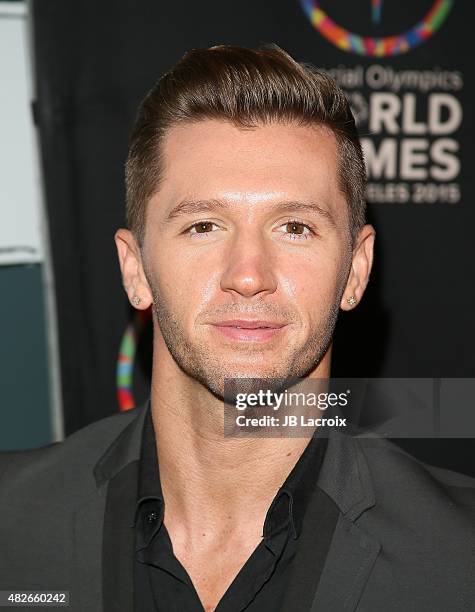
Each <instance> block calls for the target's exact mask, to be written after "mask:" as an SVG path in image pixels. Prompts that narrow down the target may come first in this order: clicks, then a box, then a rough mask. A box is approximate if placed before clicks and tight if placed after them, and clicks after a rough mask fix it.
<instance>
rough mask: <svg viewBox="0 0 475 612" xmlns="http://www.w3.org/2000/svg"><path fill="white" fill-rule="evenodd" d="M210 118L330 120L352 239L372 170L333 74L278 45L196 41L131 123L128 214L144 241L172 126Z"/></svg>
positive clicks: (249, 122)
mask: <svg viewBox="0 0 475 612" xmlns="http://www.w3.org/2000/svg"><path fill="white" fill-rule="evenodd" d="M204 119H218V120H224V121H229V122H231V123H233V124H234V125H236V126H238V127H242V128H247V129H249V128H251V129H252V128H253V127H257V126H259V125H262V124H266V123H270V122H283V123H287V122H295V123H297V124H299V125H309V126H312V125H318V126H326V127H327V128H328V129H330V130H331V131H332V132H333V133H334V135H335V137H336V140H337V143H338V154H339V167H338V178H339V187H340V189H341V191H342V193H343V194H344V196H345V198H346V201H347V204H348V211H349V233H350V238H351V242H354V239H355V237H356V235H357V233H358V231H359V229H360V228H361V227H362V226H363V225H364V223H365V209H366V203H365V184H366V171H365V164H364V158H363V153H362V150H361V145H360V141H359V138H358V132H357V129H356V125H355V120H354V117H353V114H352V112H351V109H350V106H349V104H348V101H347V99H346V97H345V95H344V93H343V91H342V90H341V89H340V87H338V85H337V84H336V83H335V81H334V80H333V79H332V78H331V77H330V76H328V75H327V74H325V73H324V72H322V71H320V70H317V69H316V68H314V67H313V66H311V65H309V64H303V63H298V62H296V61H295V60H294V59H293V58H292V57H291V56H290V55H288V54H287V53H286V52H285V51H283V50H282V49H280V48H279V47H277V46H276V45H266V46H264V47H262V48H260V49H245V48H242V47H236V46H227V45H219V46H215V47H211V48H209V49H193V50H191V51H189V52H188V53H186V54H185V55H184V56H183V58H182V59H181V60H180V61H179V62H178V63H177V64H176V65H175V66H174V67H173V68H172V69H171V70H170V71H169V72H167V73H166V74H164V75H163V76H162V77H161V78H160V79H159V81H158V82H157V83H156V84H155V85H154V86H153V87H152V89H151V90H150V91H149V92H148V94H147V95H146V97H145V98H144V100H143V101H142V102H141V104H140V107H139V109H138V112H137V117H136V120H135V124H134V127H133V130H132V135H131V140H130V148H129V154H128V157H127V162H126V170H125V176H126V179H125V183H126V219H127V224H128V227H129V228H130V229H131V230H132V232H133V233H134V235H135V237H136V239H137V241H138V243H139V245H140V246H142V244H143V238H144V230H145V216H146V207H147V202H148V201H149V200H150V198H151V197H152V196H153V195H154V194H155V193H156V191H157V189H158V187H159V185H160V181H161V178H162V167H163V163H162V142H163V138H164V135H165V134H166V132H167V130H169V129H170V128H171V127H173V126H175V125H178V124H183V123H186V122H195V121H201V120H204Z"/></svg>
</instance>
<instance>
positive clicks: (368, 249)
mask: <svg viewBox="0 0 475 612" xmlns="http://www.w3.org/2000/svg"><path fill="white" fill-rule="evenodd" d="M375 236H376V232H375V230H374V227H373V226H372V225H364V226H363V227H362V228H361V230H360V232H359V234H358V237H357V238H356V241H355V246H354V248H353V255H352V262H351V270H350V274H349V276H348V281H347V283H346V288H345V291H344V292H343V297H342V298H341V303H340V308H341V309H342V310H351V309H352V308H354V307H355V305H356V304H358V303H359V302H360V301H361V299H362V297H363V294H364V291H365V289H366V285H367V284H368V281H369V275H370V273H371V268H372V266H373V249H374V239H375ZM352 298H353V300H354V301H353V300H352ZM348 300H350V302H348ZM352 302H353V303H352Z"/></svg>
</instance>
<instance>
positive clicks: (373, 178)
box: [33, 0, 475, 469]
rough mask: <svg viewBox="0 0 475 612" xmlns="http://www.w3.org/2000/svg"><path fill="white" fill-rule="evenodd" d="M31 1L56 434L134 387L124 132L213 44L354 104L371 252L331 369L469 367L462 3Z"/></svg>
mask: <svg viewBox="0 0 475 612" xmlns="http://www.w3.org/2000/svg"><path fill="white" fill-rule="evenodd" d="M33 10H34V44H35V58H36V80H37V89H38V99H37V101H36V105H35V108H36V120H37V123H38V126H39V129H40V135H41V144H42V158H43V169H44V175H45V183H46V191H47V200H48V209H49V217H50V231H51V236H52V248H53V256H54V262H55V271H56V286H57V300H58V317H59V330H60V342H61V358H62V381H63V395H64V410H65V415H64V417H65V423H66V430H67V432H68V433H70V432H72V431H74V430H76V429H78V428H79V427H81V426H83V425H86V424H87V423H89V422H91V421H93V420H97V419H99V418H101V417H102V416H105V415H108V414H112V413H114V412H115V411H117V410H119V409H127V408H129V407H131V406H132V405H134V404H135V403H137V402H141V401H143V399H145V397H146V396H147V393H148V376H149V370H150V341H151V335H150V321H149V319H147V317H146V316H142V315H140V317H138V316H137V317H136V316H135V315H134V313H133V312H131V310H130V308H129V306H128V304H127V301H126V298H125V294H124V293H123V290H122V286H121V281H120V276H119V269H118V264H117V262H116V254H115V246H114V243H113V234H114V231H115V229H116V228H117V227H119V226H121V225H123V223H124V191H123V165H124V160H125V156H126V153H127V141H128V135H129V132H130V128H131V124H132V121H133V117H134V114H135V111H136V108H137V105H138V103H139V101H140V99H141V98H142V97H143V96H144V94H145V93H146V91H147V90H148V89H149V88H150V87H151V85H152V84H153V83H154V82H155V81H156V79H157V78H158V77H159V76H160V75H161V74H162V73H163V72H164V71H166V70H167V69H168V68H170V67H171V66H172V65H173V64H174V63H175V62H176V61H177V60H178V59H179V58H180V57H181V56H182V55H183V53H184V52H185V51H187V50H188V49H190V48H195V47H209V46H211V45H215V44H222V43H224V44H238V45H243V46H249V47H255V46H258V45H260V44H262V43H277V44H278V45H279V46H281V47H283V48H284V49H285V50H286V51H288V52H289V53H290V54H291V55H293V56H294V57H295V58H296V59H298V60H299V61H304V62H309V63H312V64H314V65H316V66H317V67H320V68H323V69H324V70H326V71H328V72H329V73H330V74H331V75H332V76H333V77H334V78H335V80H336V81H337V82H338V83H339V85H340V86H341V87H342V88H343V89H344V90H345V92H346V93H347V95H348V97H349V100H350V102H351V105H352V108H353V110H354V114H355V117H356V120H357V124H358V127H359V130H360V134H361V138H362V142H363V147H364V151H365V154H366V159H367V166H368V192H367V200H368V206H369V221H370V222H371V223H373V224H374V225H375V227H376V230H377V240H376V261H375V268H374V273H373V276H372V279H371V282H370V286H369V288H368V291H367V294H366V295H365V298H364V300H363V302H362V303H361V304H360V305H359V306H358V308H356V309H355V310H354V311H352V312H351V313H347V314H345V315H344V316H343V315H342V316H341V317H340V321H339V322H338V325H337V332H336V336H335V349H334V370H333V375H334V376H343V377H344V376H349V377H365V376H368V377H381V378H382V377H385V378H390V377H409V378H410V377H444V378H452V377H473V376H474V375H475V365H474V362H475V359H474V355H473V344H474V337H475V322H474V317H473V314H472V313H473V309H474V303H475V283H474V279H475V257H474V256H473V248H472V245H473V239H472V232H473V228H474V227H475V204H474V197H473V195H474V194H473V174H474V173H473V170H472V164H473V162H472V159H471V157H472V151H471V144H472V141H473V135H474V131H473V111H472V108H473V103H474V93H475V92H474V82H473V70H472V66H471V64H472V55H473V54H472V38H473V34H472V29H473V24H472V21H471V19H470V15H469V12H468V11H469V9H468V6H467V3H463V2H458V1H456V0H454V1H453V0H413V1H412V2H410V3H401V2H397V1H396V0H373V1H371V0H353V2H351V3H349V2H346V1H344V0H326V1H325V0H322V1H318V2H317V1H315V0H275V1H273V2H267V1H264V0H252V1H251V0H243V1H242V2H239V3H223V2H217V1H212V0H210V1H202V2H189V3H186V2H185V4H183V3H178V4H177V3H172V2H155V1H151V0H142V1H141V2H139V3H130V2H126V1H125V0H116V1H114V2H112V1H111V0H109V1H105V2H101V3H96V2H93V1H92V0H82V1H81V2H73V1H71V0H34V2H33ZM430 442H432V441H427V440H426V441H425V446H421V447H420V449H419V452H420V454H425V455H426V457H425V458H427V459H429V460H433V461H434V462H439V463H444V462H445V463H444V464H445V465H448V467H458V468H459V469H464V468H465V469H467V467H466V460H467V456H468V453H469V451H470V450H472V452H473V442H472V441H465V442H464V443H462V441H460V440H458V441H457V447H455V446H451V447H450V452H445V451H441V449H442V446H441V445H443V442H442V441H440V440H435V441H433V444H431V443H430ZM452 442H453V441H452ZM446 444H449V442H446ZM470 445H472V446H470ZM421 449H422V450H421ZM464 453H466V454H464ZM442 455H444V456H442Z"/></svg>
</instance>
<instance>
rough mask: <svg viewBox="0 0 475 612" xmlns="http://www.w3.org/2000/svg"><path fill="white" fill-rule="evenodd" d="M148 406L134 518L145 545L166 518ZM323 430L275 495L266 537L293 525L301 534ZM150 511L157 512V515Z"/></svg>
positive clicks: (322, 447)
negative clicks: (138, 525) (164, 517)
mask: <svg viewBox="0 0 475 612" xmlns="http://www.w3.org/2000/svg"><path fill="white" fill-rule="evenodd" d="M146 410H147V414H146V415H145V422H144V428H143V436H142V449H141V456H140V462H139V481H138V495H137V504H136V511H135V521H134V525H135V524H140V525H141V529H140V530H141V531H142V532H143V535H144V537H142V538H141V539H140V541H141V542H142V545H146V544H147V543H148V542H149V541H150V539H151V538H152V537H153V535H154V534H155V533H156V531H157V530H158V528H159V527H160V525H161V523H162V521H163V514H164V500H163V494H162V488H161V485H160V476H159V467H158V458H157V448H156V441H155V432H154V428H153V421H152V415H151V409H150V402H149V403H148V406H147V408H146ZM320 430H321V428H317V429H316V430H315V432H314V435H313V437H312V438H311V439H310V441H309V443H308V444H307V446H306V447H305V450H304V451H303V453H302V455H301V456H300V458H299V460H298V461H297V463H296V464H295V466H294V467H293V469H292V471H291V472H290V474H289V475H288V476H287V478H286V480H285V482H284V483H283V485H282V486H281V487H280V489H279V490H278V492H277V494H276V495H275V497H274V499H273V501H272V503H271V505H270V507H269V509H268V511H267V514H266V518H265V520H264V526H263V537H264V539H269V538H272V537H273V536H275V535H277V534H278V533H280V532H281V531H282V530H283V529H285V528H286V527H288V526H290V528H291V531H292V535H293V537H294V538H298V537H299V535H300V533H301V530H302V523H303V519H304V515H305V510H306V508H307V506H308V502H309V499H310V497H311V496H312V494H313V492H314V491H315V488H316V486H317V479H318V475H319V471H320V467H321V465H322V462H323V458H324V455H325V451H326V447H327V443H328V438H327V435H326V434H325V433H320ZM151 513H155V515H154V517H153V516H152V514H151ZM140 517H141V520H140V521H139V520H138V519H139V518H140ZM152 519H153V520H152Z"/></svg>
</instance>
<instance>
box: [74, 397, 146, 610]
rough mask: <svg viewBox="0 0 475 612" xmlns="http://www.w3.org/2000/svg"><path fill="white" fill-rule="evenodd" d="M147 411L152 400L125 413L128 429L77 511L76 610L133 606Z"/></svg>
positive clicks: (102, 461)
mask: <svg viewBox="0 0 475 612" xmlns="http://www.w3.org/2000/svg"><path fill="white" fill-rule="evenodd" d="M147 409H148V402H147V404H145V405H144V406H142V407H140V408H137V409H136V410H132V411H130V414H127V415H124V416H123V417H122V418H124V419H127V420H126V423H125V428H123V429H122V431H121V433H120V435H118V436H117V437H116V438H115V440H114V441H113V443H112V444H111V445H110V446H109V448H108V449H107V450H106V452H105V453H104V454H103V455H102V457H101V459H99V461H98V462H97V464H96V465H95V467H94V485H95V486H94V491H93V493H92V495H91V496H90V497H89V499H88V500H87V502H85V503H84V504H83V505H82V506H81V507H80V508H79V509H78V511H77V512H76V514H75V517H74V542H75V547H74V565H75V573H74V588H73V589H72V591H71V604H72V606H73V610H75V611H76V610H77V612H79V611H80V612H119V611H123V610H133V563H132V561H133V551H134V530H133V527H132V523H133V519H134V516H133V514H134V510H135V501H136V492H137V491H136V487H137V473H136V470H137V465H138V460H139V458H140V451H141V441H142V429H143V424H144V417H145V415H146V410H147ZM79 601H80V604H79V603H78V602H79ZM75 603H78V606H77V607H76V606H75Z"/></svg>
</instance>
